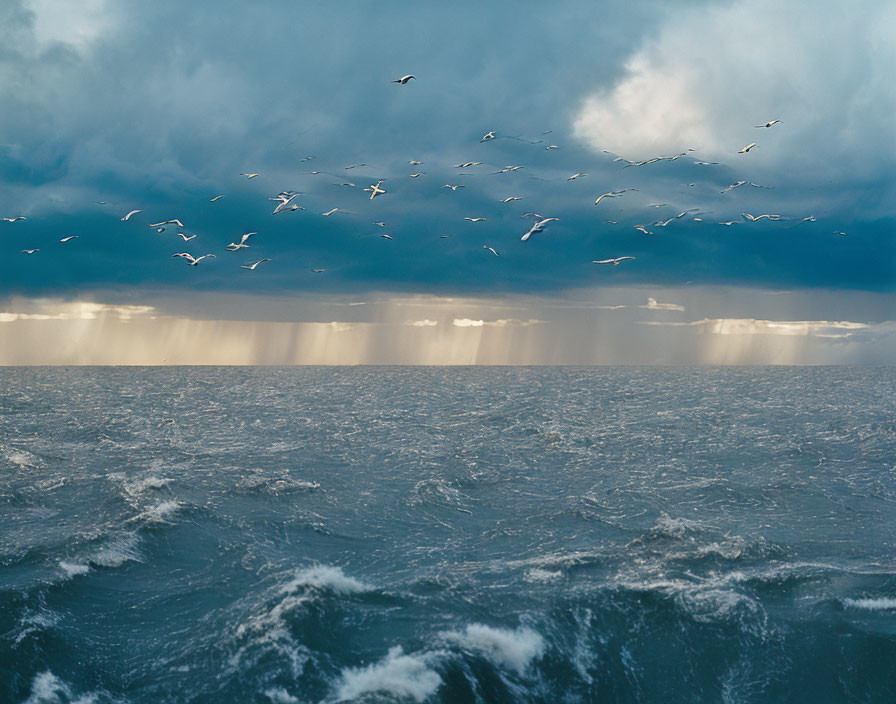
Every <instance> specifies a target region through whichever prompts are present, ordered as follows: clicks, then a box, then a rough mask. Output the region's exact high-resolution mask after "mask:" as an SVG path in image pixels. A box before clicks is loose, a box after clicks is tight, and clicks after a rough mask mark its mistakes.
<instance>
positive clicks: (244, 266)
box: [240, 259, 271, 271]
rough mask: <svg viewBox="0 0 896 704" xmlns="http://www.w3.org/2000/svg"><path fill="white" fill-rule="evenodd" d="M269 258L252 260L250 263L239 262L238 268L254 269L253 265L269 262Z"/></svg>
mask: <svg viewBox="0 0 896 704" xmlns="http://www.w3.org/2000/svg"><path fill="white" fill-rule="evenodd" d="M269 261H271V260H270V259H259V260H258V261H257V262H252V263H251V264H240V269H248V270H249V271H255V267H257V266H258V265H259V264H261V263H262V262H269Z"/></svg>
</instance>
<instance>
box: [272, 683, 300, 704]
mask: <svg viewBox="0 0 896 704" xmlns="http://www.w3.org/2000/svg"><path fill="white" fill-rule="evenodd" d="M264 696H266V697H267V698H268V699H270V700H271V701H272V702H274V704H299V699H298V697H294V696H292V695H291V694H290V693H289V692H287V691H286V690H285V689H283V687H271V688H270V689H266V690H264Z"/></svg>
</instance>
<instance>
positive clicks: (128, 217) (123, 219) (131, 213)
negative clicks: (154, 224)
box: [121, 210, 143, 222]
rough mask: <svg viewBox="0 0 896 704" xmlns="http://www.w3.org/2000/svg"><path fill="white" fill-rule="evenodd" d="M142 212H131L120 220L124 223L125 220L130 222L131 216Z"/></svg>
mask: <svg viewBox="0 0 896 704" xmlns="http://www.w3.org/2000/svg"><path fill="white" fill-rule="evenodd" d="M142 212H143V211H142V210H132V211H131V212H129V213H128V214H127V215H125V216H124V217H123V218H122V219H121V220H122V222H124V221H125V220H130V219H131V215H136V214H137V213H142Z"/></svg>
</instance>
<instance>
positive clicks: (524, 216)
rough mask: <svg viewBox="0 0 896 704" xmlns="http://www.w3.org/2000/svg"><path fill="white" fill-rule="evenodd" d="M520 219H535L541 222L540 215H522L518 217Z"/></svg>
mask: <svg viewBox="0 0 896 704" xmlns="http://www.w3.org/2000/svg"><path fill="white" fill-rule="evenodd" d="M520 217H522V218H535V219H536V220H541V215H539V214H538V213H523V214H522V215H520Z"/></svg>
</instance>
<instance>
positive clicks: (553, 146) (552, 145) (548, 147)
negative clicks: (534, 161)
mask: <svg viewBox="0 0 896 704" xmlns="http://www.w3.org/2000/svg"><path fill="white" fill-rule="evenodd" d="M559 148H560V147H558V146H557V145H556V144H549V145H548V146H546V147H545V148H544V150H545V151H547V150H548V149H559Z"/></svg>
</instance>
